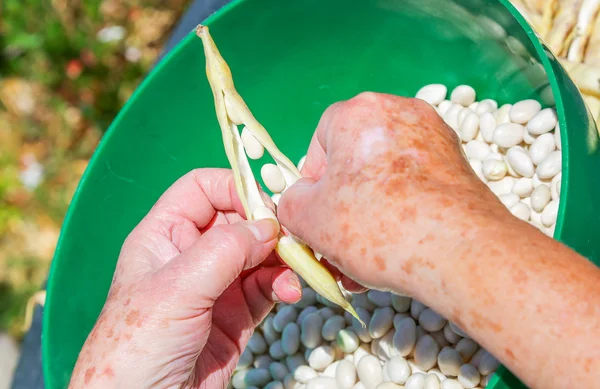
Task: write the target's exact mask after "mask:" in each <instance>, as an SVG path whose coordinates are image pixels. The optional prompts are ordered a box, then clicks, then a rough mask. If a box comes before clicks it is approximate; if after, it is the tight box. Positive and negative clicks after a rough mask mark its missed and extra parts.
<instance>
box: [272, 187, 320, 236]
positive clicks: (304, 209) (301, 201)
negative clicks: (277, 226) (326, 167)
mask: <svg viewBox="0 0 600 389" xmlns="http://www.w3.org/2000/svg"><path fill="white" fill-rule="evenodd" d="M316 195H317V182H316V181H315V180H313V179H312V178H308V177H305V178H302V179H300V180H298V181H297V182H296V183H295V184H294V185H292V186H290V187H289V188H288V189H287V190H286V191H285V192H284V193H283V194H282V195H281V198H280V199H279V205H278V206H277V219H278V220H279V222H280V223H281V225H283V226H285V228H287V229H288V230H289V231H290V232H291V233H292V234H294V235H296V236H298V237H299V238H301V239H303V240H305V241H308V240H310V234H311V233H312V232H313V230H314V228H313V226H315V225H316V224H317V220H316V218H317V217H318V212H315V211H316V209H315V204H318V201H315V200H316Z"/></svg>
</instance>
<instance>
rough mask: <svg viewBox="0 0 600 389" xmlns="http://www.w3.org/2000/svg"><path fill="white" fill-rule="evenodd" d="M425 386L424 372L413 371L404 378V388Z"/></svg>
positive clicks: (420, 388) (421, 388)
mask: <svg viewBox="0 0 600 389" xmlns="http://www.w3.org/2000/svg"><path fill="white" fill-rule="evenodd" d="M424 386H425V374H423V373H414V374H413V375H411V376H410V377H408V379H407V380H406V383H405V384H404V389H423V387H424Z"/></svg>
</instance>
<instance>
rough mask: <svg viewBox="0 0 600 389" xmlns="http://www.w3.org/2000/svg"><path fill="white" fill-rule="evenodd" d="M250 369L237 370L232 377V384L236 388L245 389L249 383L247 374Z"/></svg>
mask: <svg viewBox="0 0 600 389" xmlns="http://www.w3.org/2000/svg"><path fill="white" fill-rule="evenodd" d="M248 371H249V370H239V371H237V372H235V374H234V375H233V377H232V378H231V384H232V385H233V387H234V388H235V389H244V388H246V387H247V386H248V385H247V384H246V375H247V374H248Z"/></svg>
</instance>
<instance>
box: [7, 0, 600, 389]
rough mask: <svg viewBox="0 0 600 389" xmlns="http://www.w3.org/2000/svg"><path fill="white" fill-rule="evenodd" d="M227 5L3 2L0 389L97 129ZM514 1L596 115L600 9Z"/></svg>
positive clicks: (565, 1) (141, 0)
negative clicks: (172, 50) (168, 52)
mask: <svg viewBox="0 0 600 389" xmlns="http://www.w3.org/2000/svg"><path fill="white" fill-rule="evenodd" d="M225 2H227V0H27V1H25V0H0V389H5V388H9V387H10V386H9V385H10V382H11V375H12V371H13V369H14V366H15V365H16V363H17V360H18V356H19V348H20V344H21V341H22V339H23V336H24V335H25V330H26V329H25V328H24V322H25V313H26V306H27V302H28V301H29V300H30V298H32V296H34V295H35V293H36V292H38V291H39V290H40V289H43V288H44V281H45V279H46V276H47V272H48V269H49V265H50V262H51V259H52V256H53V253H54V249H55V246H56V241H57V238H58V235H59V231H60V226H61V223H62V220H63V218H64V216H65V213H66V210H67V208H68V205H69V201H70V199H71V197H72V195H73V193H74V191H75V189H76V187H77V184H78V181H79V179H80V177H81V175H82V174H83V172H84V170H85V168H86V166H87V163H88V161H89V159H90V157H91V155H92V154H93V152H94V149H95V147H96V146H97V144H98V142H99V141H100V139H101V137H102V135H103V133H104V131H105V130H106V129H107V127H108V126H109V125H110V123H111V121H112V120H113V118H114V117H115V115H116V114H117V113H118V111H119V109H120V108H121V107H122V106H123V104H124V103H125V102H126V101H127V99H128V98H129V96H130V95H131V94H132V92H133V91H134V90H135V88H136V87H137V85H138V84H139V83H140V81H141V80H142V79H143V78H144V77H145V75H146V74H147V73H148V71H149V70H150V69H151V68H152V66H153V65H154V64H155V63H156V61H157V59H158V58H159V57H160V55H161V53H163V50H165V47H166V48H168V47H172V45H173V44H174V43H175V42H174V41H173V39H172V38H173V37H174V35H177V34H174V31H175V30H178V31H179V32H178V34H181V33H187V32H188V31H190V30H191V28H192V27H193V26H195V24H197V23H199V22H201V21H202V20H204V18H205V17H206V16H208V14H210V13H211V12H212V11H214V10H216V9H218V8H219V7H220V6H221V5H222V4H223V3H225ZM511 2H512V3H513V4H514V5H515V6H516V7H517V8H518V9H519V11H520V12H521V13H522V14H523V15H524V16H525V17H526V19H527V21H528V22H529V23H530V24H531V25H532V26H533V27H534V29H535V30H536V31H537V32H538V34H539V35H540V36H541V37H542V38H543V39H544V40H546V41H547V43H548V45H549V47H550V48H551V49H552V50H553V52H554V53H555V54H556V55H557V56H558V57H559V58H560V59H561V62H562V63H563V65H564V66H565V67H566V68H567V70H568V71H569V72H570V73H571V75H572V76H573V78H574V79H575V81H576V83H577V84H578V86H579V87H580V89H581V90H582V92H583V94H584V98H585V100H586V102H587V103H588V106H589V107H590V109H591V111H592V114H593V115H594V117H599V116H600V84H598V83H597V82H596V83H594V82H593V81H594V80H596V81H597V80H598V79H599V78H600V17H598V12H599V9H600V2H598V1H596V0H511ZM190 6H192V7H200V8H201V9H192V8H189V7H190ZM186 11H187V12H188V13H186ZM184 14H185V15H184ZM182 17H183V20H185V19H187V24H186V23H183V24H184V26H181V25H179V27H177V26H178V24H180V23H181V22H182ZM190 18H191V19H190ZM179 36H181V35H179ZM590 75H591V76H590ZM596 76H597V77H596ZM37 331H38V332H36V333H35V334H33V335H32V336H34V337H35V338H36V339H37V341H38V344H37V345H36V346H35V347H37V348H39V336H40V335H39V328H38V329H37ZM38 362H39V361H38ZM38 374H40V373H38ZM28 387H30V385H29V386H28Z"/></svg>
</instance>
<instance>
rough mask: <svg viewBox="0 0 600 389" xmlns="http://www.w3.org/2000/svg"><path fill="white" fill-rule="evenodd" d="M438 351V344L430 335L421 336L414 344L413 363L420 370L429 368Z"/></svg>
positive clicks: (433, 364)
mask: <svg viewBox="0 0 600 389" xmlns="http://www.w3.org/2000/svg"><path fill="white" fill-rule="evenodd" d="M459 343H460V342H459ZM439 352H440V346H438V344H437V343H436V341H435V340H434V339H433V338H432V337H431V336H429V335H424V336H422V337H421V338H420V339H419V340H418V341H417V344H416V346H415V365H417V366H418V367H419V368H420V369H422V370H428V369H431V368H432V367H434V366H435V362H436V360H437V355H438V353H439Z"/></svg>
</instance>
